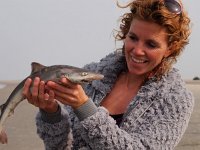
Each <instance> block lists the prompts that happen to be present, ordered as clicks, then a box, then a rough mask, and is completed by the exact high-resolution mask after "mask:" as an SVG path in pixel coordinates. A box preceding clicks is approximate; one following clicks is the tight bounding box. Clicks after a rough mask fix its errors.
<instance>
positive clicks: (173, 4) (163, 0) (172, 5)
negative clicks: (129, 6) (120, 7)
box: [131, 0, 182, 15]
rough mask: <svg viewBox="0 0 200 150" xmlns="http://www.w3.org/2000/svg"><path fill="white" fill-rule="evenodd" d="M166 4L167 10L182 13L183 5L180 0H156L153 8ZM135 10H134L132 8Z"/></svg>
mask: <svg viewBox="0 0 200 150" xmlns="http://www.w3.org/2000/svg"><path fill="white" fill-rule="evenodd" d="M160 4H162V5H164V6H165V7H166V8H167V10H168V11H169V12H171V13H174V14H177V15H178V14H180V13H181V12H182V5H181V3H180V2H179V1H178V0H156V1H154V3H153V4H152V6H151V9H153V10H154V9H159V5H160ZM131 11H132V12H133V10H131Z"/></svg>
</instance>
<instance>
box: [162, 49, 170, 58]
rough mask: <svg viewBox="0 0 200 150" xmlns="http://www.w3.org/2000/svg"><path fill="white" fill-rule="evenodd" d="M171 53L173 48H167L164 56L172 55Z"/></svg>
mask: <svg viewBox="0 0 200 150" xmlns="http://www.w3.org/2000/svg"><path fill="white" fill-rule="evenodd" d="M171 53H172V51H171V49H168V50H166V52H165V55H164V57H165V58H166V57H168V56H170V55H171Z"/></svg>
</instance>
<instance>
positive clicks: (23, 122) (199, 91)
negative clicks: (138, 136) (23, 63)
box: [0, 80, 200, 150]
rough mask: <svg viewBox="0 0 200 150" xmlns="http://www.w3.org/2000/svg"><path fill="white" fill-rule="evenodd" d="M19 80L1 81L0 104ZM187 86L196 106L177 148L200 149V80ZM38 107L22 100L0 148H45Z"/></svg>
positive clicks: (28, 149) (5, 149) (6, 149)
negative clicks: (39, 132) (38, 125)
mask: <svg viewBox="0 0 200 150" xmlns="http://www.w3.org/2000/svg"><path fill="white" fill-rule="evenodd" d="M17 84H18V81H0V104H3V103H4V102H5V101H6V99H7V97H8V96H9V95H10V93H11V92H12V90H13V89H14V88H15V87H16V85H17ZM186 84H187V87H188V88H189V89H190V90H191V91H192V92H193V94H194V97H195V107H194V111H193V114H192V117H191V120H190V123H189V126H188V128H187V130H186V132H185V134H184V136H183V138H182V140H181V141H180V143H179V145H178V146H177V147H176V150H199V149H200V81H199V80H198V81H192V80H186ZM37 111H38V109H37V108H35V107H34V106H32V105H30V104H28V102H27V101H23V102H21V103H20V104H19V105H18V107H17V108H16V109H15V112H14V115H12V116H11V117H9V118H8V119H7V121H6V122H5V124H4V128H5V130H6V132H7V135H8V140H9V141H8V144H6V145H2V144H0V150H16V149H17V150H44V146H43V143H42V141H41V140H40V138H39V137H38V135H37V134H36V126H35V115H36V113H37Z"/></svg>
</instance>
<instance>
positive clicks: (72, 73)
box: [31, 62, 104, 84]
mask: <svg viewBox="0 0 200 150" xmlns="http://www.w3.org/2000/svg"><path fill="white" fill-rule="evenodd" d="M31 74H33V75H34V76H39V77H40V78H41V79H42V80H44V81H47V80H53V81H58V80H59V79H60V78H61V77H66V78H67V79H69V80H70V81H71V82H74V83H80V84H82V83H88V82H91V81H93V80H101V79H102V78H103V77H104V76H103V75H102V74H99V73H95V72H91V71H89V70H85V69H82V68H77V67H73V66H68V65H54V66H44V65H41V64H39V63H36V62H33V63H32V73H31Z"/></svg>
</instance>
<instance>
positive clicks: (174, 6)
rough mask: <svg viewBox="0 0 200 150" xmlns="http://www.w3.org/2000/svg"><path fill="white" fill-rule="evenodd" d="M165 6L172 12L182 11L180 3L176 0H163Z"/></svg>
mask: <svg viewBox="0 0 200 150" xmlns="http://www.w3.org/2000/svg"><path fill="white" fill-rule="evenodd" d="M163 2H164V5H165V7H166V8H167V9H168V11H170V12H171V13H174V14H180V13H181V12H182V5H181V3H180V2H179V1H178V0H163Z"/></svg>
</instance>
